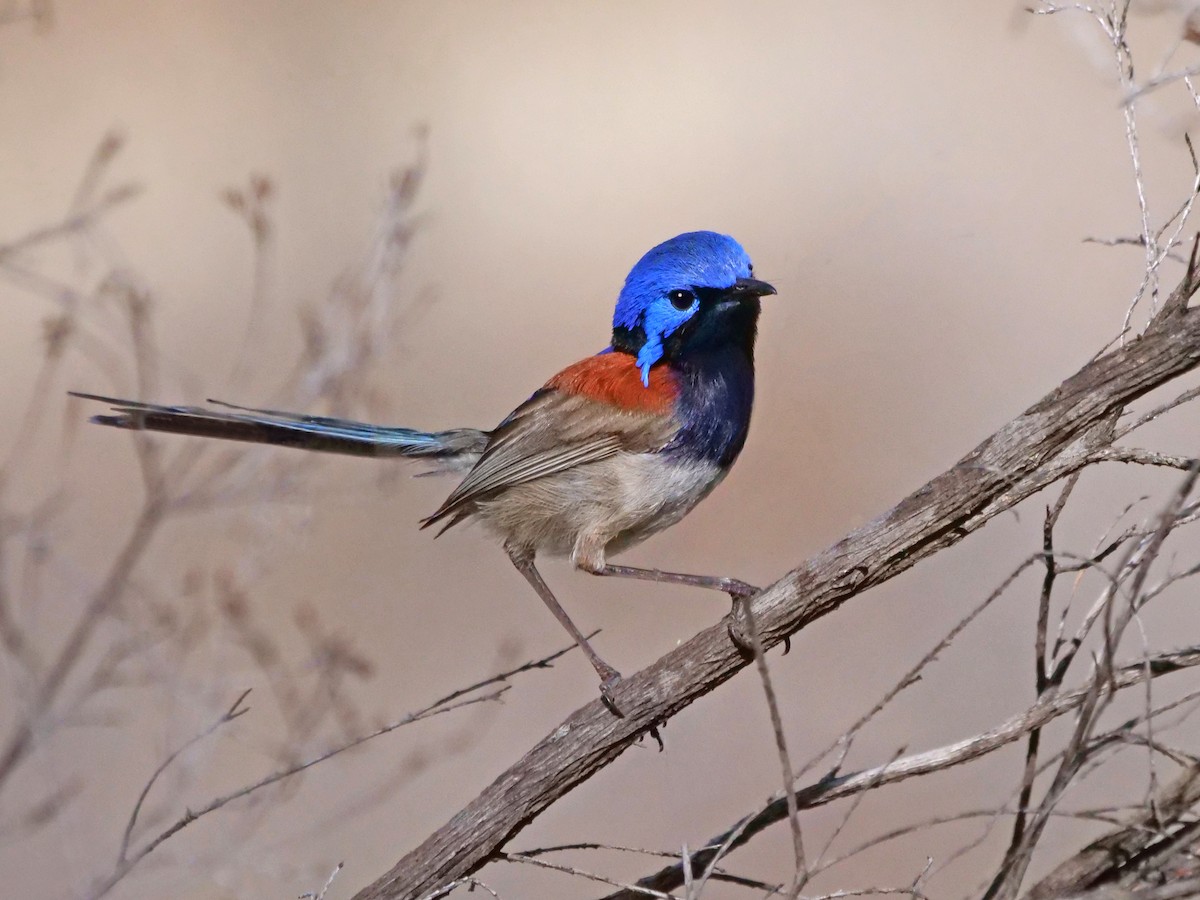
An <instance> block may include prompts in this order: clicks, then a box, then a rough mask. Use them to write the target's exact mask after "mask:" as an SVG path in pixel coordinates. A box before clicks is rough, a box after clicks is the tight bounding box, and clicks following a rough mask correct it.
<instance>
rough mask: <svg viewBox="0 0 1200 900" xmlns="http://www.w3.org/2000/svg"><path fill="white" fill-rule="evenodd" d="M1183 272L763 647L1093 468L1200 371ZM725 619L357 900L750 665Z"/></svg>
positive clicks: (434, 868) (790, 615) (515, 823)
mask: <svg viewBox="0 0 1200 900" xmlns="http://www.w3.org/2000/svg"><path fill="white" fill-rule="evenodd" d="M1196 288H1197V278H1196V276H1195V274H1194V273H1193V272H1189V274H1188V276H1187V277H1186V278H1185V280H1184V282H1183V283H1182V284H1181V285H1180V286H1179V287H1178V288H1177V289H1176V290H1175V292H1174V293H1173V294H1172V296H1171V298H1170V299H1169V300H1168V301H1167V303H1166V304H1165V305H1164V307H1163V310H1162V312H1160V314H1159V315H1158V316H1157V317H1156V319H1155V320H1154V321H1153V322H1152V323H1151V325H1150V327H1149V328H1148V329H1147V330H1146V332H1145V333H1144V334H1143V335H1142V336H1140V337H1138V338H1136V339H1133V340H1130V341H1129V342H1128V343H1127V344H1126V345H1125V346H1123V347H1121V348H1119V349H1116V350H1113V351H1111V352H1109V353H1107V354H1105V355H1103V356H1100V357H1099V358H1097V359H1094V360H1093V361H1091V362H1089V363H1088V364H1087V365H1086V366H1084V367H1083V369H1081V370H1080V371H1079V372H1078V373H1076V374H1075V375H1073V376H1072V377H1071V378H1068V379H1067V380H1066V381H1065V382H1063V383H1062V384H1061V385H1060V386H1059V387H1057V388H1056V389H1055V390H1054V391H1052V392H1051V393H1050V394H1048V395H1047V396H1046V397H1044V398H1043V399H1042V400H1040V401H1038V402H1037V403H1036V404H1034V405H1033V406H1031V407H1030V408H1029V409H1028V410H1026V411H1025V412H1024V413H1022V414H1021V415H1020V416H1018V417H1017V418H1015V419H1013V420H1012V421H1011V422H1009V423H1008V424H1007V425H1005V426H1004V427H1003V428H1001V429H1000V430H999V431H997V432H996V433H995V434H993V435H992V436H991V437H989V438H988V439H987V440H985V441H984V442H983V443H981V444H980V445H979V446H978V447H976V448H975V449H974V450H973V451H971V452H970V453H969V454H967V456H965V457H964V458H963V459H962V460H961V461H959V462H958V463H956V464H955V465H954V466H953V467H952V468H950V469H949V470H948V471H946V472H945V473H943V474H941V475H939V476H938V477H936V478H934V479H933V480H932V481H930V482H929V483H928V484H926V485H925V486H924V487H922V488H920V489H919V490H917V491H916V492H915V493H913V494H911V495H910V496H909V497H907V498H905V499H904V500H903V501H902V502H901V503H900V504H899V505H898V506H896V507H895V508H894V509H892V510H890V511H889V512H887V513H886V514H884V515H883V516H881V517H879V518H878V519H876V520H875V521H873V522H871V523H869V524H868V525H866V526H864V527H862V528H860V529H858V530H857V531H855V532H853V533H852V534H850V535H848V536H847V537H846V538H844V539H843V540H841V541H839V542H838V543H837V544H835V545H834V546H832V547H830V548H829V549H827V550H825V551H824V552H822V553H820V554H818V555H817V556H815V557H813V558H812V559H810V560H809V561H808V562H806V563H804V564H803V565H801V566H799V567H798V568H796V569H795V570H793V571H791V572H789V573H788V574H787V575H785V576H784V577H783V578H781V579H780V580H779V581H777V582H776V583H775V584H773V585H771V587H769V588H767V589H766V590H764V591H763V592H762V593H761V594H760V595H758V597H756V598H755V599H754V601H753V611H754V616H755V621H756V623H757V626H758V629H759V632H760V636H761V639H762V643H763V646H764V647H765V648H770V647H773V646H775V645H776V644H778V643H780V642H781V641H782V640H783V639H784V638H785V637H787V636H789V635H792V634H795V633H796V632H797V631H799V630H800V629H801V628H803V627H805V626H806V625H808V624H809V623H810V622H812V621H814V620H816V619H818V618H820V617H821V616H824V615H826V614H827V613H830V612H832V611H833V610H835V609H837V608H838V607H839V606H840V605H841V604H842V603H844V602H846V600H848V599H850V598H851V597H853V596H855V595H857V594H860V593H862V592H863V591H865V590H867V589H868V588H871V587H874V586H875V585H877V584H880V583H882V582H884V581H887V580H888V579H889V578H892V577H894V576H896V575H898V574H900V573H901V572H903V571H905V570H906V569H908V568H909V567H911V566H913V565H914V564H916V563H917V562H918V561H920V560H922V559H924V558H926V557H928V556H930V555H931V554H933V553H936V552H937V551H939V550H941V549H943V548H945V547H949V546H951V545H953V544H955V543H957V542H958V541H960V540H961V539H962V538H963V537H965V536H966V535H968V534H970V533H971V532H973V531H975V530H976V529H978V528H980V527H981V526H982V525H983V524H984V523H986V522H987V521H988V520H990V519H991V518H993V517H994V516H996V515H997V514H999V513H1001V512H1003V511H1004V510H1007V509H1009V508H1011V507H1012V506H1014V505H1015V504H1017V503H1019V502H1020V501H1022V500H1024V499H1025V498H1027V497H1029V496H1030V495H1032V494H1034V493H1036V492H1037V491H1039V490H1041V489H1042V488H1044V487H1046V486H1047V485H1050V484H1052V483H1053V482H1055V481H1056V480H1058V479H1060V478H1062V477H1064V476H1065V475H1068V474H1070V473H1071V472H1074V471H1077V470H1078V469H1080V468H1081V467H1083V466H1085V465H1088V464H1089V463H1090V462H1094V461H1096V460H1097V459H1098V458H1100V454H1101V453H1102V451H1103V450H1105V449H1106V448H1107V447H1108V446H1109V445H1110V444H1111V443H1112V440H1113V430H1114V427H1115V424H1116V419H1117V416H1118V415H1119V414H1120V413H1121V412H1122V410H1123V409H1124V408H1125V406H1126V405H1127V404H1129V403H1130V402H1131V401H1133V400H1136V399H1137V398H1139V397H1141V396H1143V395H1144V394H1146V393H1147V392H1149V391H1151V390H1153V389H1155V388H1157V387H1160V386H1161V385H1163V384H1165V383H1166V382H1168V381H1170V380H1171V379H1173V378H1176V377H1177V376H1179V375H1182V374H1184V373H1185V372H1188V371H1190V370H1191V369H1193V368H1195V367H1196V366H1197V365H1198V364H1200V310H1196V309H1188V308H1187V301H1188V298H1190V297H1191V296H1192V294H1193V293H1194V292H1195V290H1196ZM728 625H729V622H728V620H722V621H720V622H718V623H716V624H714V625H713V626H711V627H709V628H706V629H705V630H704V631H702V632H700V633H699V634H697V635H696V636H695V637H693V638H692V639H691V640H689V641H688V642H687V643H686V644H683V645H682V646H680V647H678V648H676V649H675V650H673V651H672V652H671V653H668V654H667V655H666V656H664V657H662V658H661V659H659V660H658V661H657V662H655V663H654V664H653V665H651V666H649V667H647V668H646V669H643V670H642V671H641V672H638V673H637V674H636V675H633V676H632V677H630V678H627V679H626V680H625V681H624V682H622V683H621V684H620V685H619V686H618V688H617V690H616V700H617V703H618V704H619V706H620V708H621V710H622V712H623V716H622V717H617V716H615V715H613V714H612V713H611V712H610V711H609V710H608V709H607V708H606V707H605V706H604V705H603V704H602V703H601V702H600V701H599V700H595V701H593V702H591V703H589V704H587V705H586V706H584V707H582V708H581V709H579V710H577V711H576V712H575V713H573V714H572V715H571V716H570V717H568V718H567V719H566V721H564V722H563V723H562V724H561V725H559V726H558V727H557V728H556V729H554V731H553V732H551V733H550V734H549V735H547V736H546V737H545V738H543V739H542V740H541V741H540V742H539V743H538V744H537V746H535V747H534V748H533V749H532V750H530V751H529V752H528V753H527V754H526V755H525V756H524V757H523V758H522V759H520V760H519V761H518V762H517V763H516V764H514V765H513V766H512V767H511V768H509V769H508V770H507V771H506V772H504V773H503V774H502V775H501V776H500V777H499V778H497V779H496V780H495V781H494V782H493V783H492V784H491V785H490V786H489V787H488V788H487V789H486V790H484V792H483V793H482V794H480V795H479V797H477V798H476V799H475V800H473V801H472V802H471V803H470V804H469V805H468V806H467V807H466V808H464V809H463V810H461V811H460V812H459V813H458V814H457V815H455V816H454V817H453V818H452V819H451V820H450V821H449V822H448V823H447V824H446V825H445V826H443V827H442V828H440V829H438V831H436V832H434V833H433V834H432V835H431V836H430V837H429V838H428V839H427V840H426V841H425V842H424V843H423V844H422V845H421V846H420V847H418V848H417V849H415V850H413V851H412V852H411V853H409V854H408V855H407V856H405V857H404V858H403V859H401V860H400V861H399V862H398V863H396V865H395V866H394V867H393V868H392V869H391V870H390V871H389V872H387V873H386V874H385V875H383V876H382V877H381V878H379V880H377V881H376V882H375V883H374V884H371V885H370V886H368V887H366V888H364V889H363V890H362V891H360V892H359V893H358V894H357V895H356V900H382V898H389V900H391V898H410V900H415V898H420V897H424V896H426V895H427V894H430V893H431V892H434V891H436V890H437V889H438V888H439V887H441V886H443V885H446V884H447V883H449V882H451V881H453V880H455V879H457V878H461V877H463V876H465V875H468V874H470V873H471V872H473V871H475V870H476V869H478V868H479V867H480V866H482V865H484V864H485V863H486V862H487V861H488V860H489V859H490V858H492V856H493V855H494V854H495V853H496V852H497V851H498V850H500V848H501V847H503V846H504V844H505V843H506V842H507V841H508V840H509V839H510V838H512V837H513V836H514V835H515V834H517V832H519V831H520V830H521V829H522V828H523V827H525V826H526V825H527V824H529V822H530V821H532V820H533V819H534V817H536V816H537V815H538V814H539V813H540V812H542V810H544V809H545V808H546V807H547V806H549V805H550V804H551V803H553V802H554V801H555V800H557V799H558V798H559V797H561V796H563V795H564V794H566V793H567V792H568V791H570V790H571V789H572V788H574V787H575V786H576V785H578V784H580V783H581V782H583V781H584V780H586V779H587V778H589V777H591V776H592V775H593V774H595V773H596V772H597V771H599V770H600V769H602V768H603V767H604V766H605V765H607V764H608V763H609V762H611V761H612V760H613V759H615V758H616V757H617V756H618V755H619V754H620V753H621V752H623V751H624V750H625V749H626V748H627V747H629V746H630V745H631V744H633V743H634V742H635V741H636V740H637V739H638V738H639V737H640V736H641V735H644V734H645V733H646V732H647V731H648V730H649V729H650V728H651V727H652V726H654V725H655V724H656V723H660V722H663V721H665V720H667V719H669V718H670V717H671V716H673V715H675V714H676V713H677V712H679V711H680V710H682V709H683V708H685V707H686V706H688V705H689V704H691V703H692V702H693V701H694V700H696V699H697V698H699V697H702V696H703V695H704V694H707V693H708V692H709V691H711V690H713V689H714V688H716V687H717V686H718V685H721V684H723V683H724V682H726V681H728V680H729V679H730V678H732V677H733V676H734V675H735V674H736V673H737V672H738V671H739V670H741V668H742V667H743V666H745V665H746V664H747V663H748V660H747V658H746V657H744V656H743V655H742V654H741V653H740V652H739V651H738V649H737V647H736V646H735V645H734V643H733V642H732V641H731V640H730V637H729V634H728Z"/></svg>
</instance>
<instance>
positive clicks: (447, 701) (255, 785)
mask: <svg viewBox="0 0 1200 900" xmlns="http://www.w3.org/2000/svg"><path fill="white" fill-rule="evenodd" d="M573 649H574V645H572V646H569V647H564V648H563V649H562V650H557V651H555V652H554V653H551V654H548V655H547V656H543V657H541V658H540V659H535V660H529V661H528V662H524V663H522V664H521V665H519V666H516V667H515V668H512V669H508V670H506V671H504V672H499V673H497V674H495V675H491V676H489V677H487V678H485V679H483V680H482V681H477V682H475V683H474V684H470V685H467V686H466V687H462V688H458V689H456V690H453V691H451V692H450V693H448V694H446V695H445V696H443V697H440V698H438V699H437V700H434V701H433V702H432V703H430V704H429V705H427V706H425V707H424V708H422V709H419V710H417V711H416V712H411V713H408V714H406V715H404V716H402V717H400V718H399V719H397V720H396V721H394V722H390V723H388V724H387V725H383V726H381V727H379V728H376V729H374V730H373V731H370V732H368V733H367V734H362V735H359V736H358V737H355V738H353V739H351V740H348V741H344V742H342V743H340V744H338V745H337V746H335V747H333V748H332V749H329V750H326V751H325V752H323V753H318V754H317V755H315V756H313V757H312V758H310V759H306V760H303V761H301V762H296V763H293V764H291V765H288V766H285V767H283V768H282V769H279V770H278V771H275V772H272V773H271V774H269V775H266V776H264V777H263V778H260V779H258V780H257V781H254V782H252V783H250V784H247V785H245V786H243V787H240V788H238V789H237V790H234V791H230V792H229V793H227V794H223V795H221V796H220V797H215V798H213V799H212V800H210V801H208V802H207V803H205V804H204V805H203V806H200V807H198V808H197V809H194V810H193V809H188V810H187V811H186V812H185V813H184V814H183V815H182V816H180V817H179V818H178V819H176V820H175V822H173V823H172V824H171V825H169V826H168V827H167V828H165V829H163V830H162V831H161V832H159V833H158V834H157V835H155V836H154V837H153V838H151V839H150V840H148V841H146V842H145V843H144V844H143V845H142V846H141V847H139V848H138V849H137V850H135V851H133V852H130V850H129V847H130V835H131V833H132V830H133V826H134V824H135V822H136V820H137V814H138V811H139V810H140V808H141V806H142V803H143V801H144V800H145V798H146V794H147V793H148V792H149V790H150V788H151V787H152V786H153V784H154V782H155V780H156V779H157V778H158V776H159V775H160V774H162V772H163V770H164V769H166V768H167V766H169V765H170V764H171V762H172V761H173V760H174V759H175V758H176V757H177V756H178V755H179V754H180V753H181V752H183V750H184V749H186V748H187V747H189V746H191V745H192V744H195V743H196V742H197V741H199V740H203V739H204V738H205V737H207V736H208V735H210V734H212V733H213V732H214V731H215V730H216V729H217V728H219V727H221V726H222V725H224V724H226V723H227V722H230V721H232V720H233V719H236V718H238V717H240V716H241V715H242V714H243V713H245V712H246V711H247V710H246V708H245V707H242V706H241V703H242V701H243V700H244V699H245V698H246V694H248V693H249V691H247V692H246V693H243V694H242V695H241V696H240V697H238V699H237V701H236V702H235V703H234V704H233V705H232V706H231V707H230V708H229V710H228V711H227V712H226V713H225V714H224V715H222V716H221V717H220V718H219V719H217V720H216V721H215V722H214V723H213V724H212V725H210V726H209V727H208V728H206V729H205V730H204V731H202V732H200V733H199V734H197V735H195V736H194V737H192V738H191V739H190V740H189V741H188V742H187V743H185V744H184V745H183V746H182V747H180V749H179V750H176V751H175V752H174V753H172V754H170V755H169V756H168V757H167V758H166V759H165V760H164V761H163V762H162V763H160V764H159V766H158V768H157V769H156V770H155V772H154V774H153V775H152V776H151V778H150V780H149V781H148V782H147V784H146V786H145V788H144V789H143V790H142V794H141V796H140V797H139V798H138V801H137V804H136V805H135V807H134V811H133V814H132V815H131V816H130V818H129V822H128V824H127V826H126V829H125V836H124V839H123V840H122V842H121V850H120V853H119V854H118V856H117V863H116V865H115V866H114V867H113V870H112V871H111V872H110V873H109V874H108V875H107V876H105V877H104V878H103V879H101V880H100V881H99V882H98V883H97V885H96V886H95V887H94V888H93V890H92V892H91V893H90V894H88V898H89V900H100V898H101V897H104V896H105V895H107V894H108V892H109V891H111V890H112V889H113V888H114V887H116V885H117V884H118V883H120V882H121V881H122V879H124V878H125V876H126V875H128V874H129V873H130V872H131V871H132V870H133V868H134V867H135V866H137V865H138V863H140V862H141V861H142V860H144V859H145V858H146V857H147V856H149V855H150V854H151V853H152V852H154V851H155V850H156V849H158V847H159V846H161V845H162V844H163V843H164V842H165V841H167V840H169V839H170V838H172V837H174V836H175V835H176V834H178V833H179V832H180V831H182V830H183V829H184V828H186V827H187V826H189V825H191V824H192V823H193V822H195V821H196V820H197V819H200V818H203V817H204V816H206V815H208V814H209V813H214V812H216V811H217V810H219V809H221V808H222V807H225V806H228V805H229V804H230V803H232V802H233V801H235V800H240V799H241V798H243V797H246V796H249V795H250V794H253V793H255V792H256V791H260V790H262V789H263V788H266V787H269V786H270V785H273V784H277V783H278V782H280V781H283V780H284V779H287V778H291V777H292V776H294V775H298V774H300V773H301V772H304V771H306V770H308V769H311V768H312V767H313V766H316V765H319V764H320V763H323V762H325V761H326V760H329V759H332V758H333V757H335V756H338V755H339V754H341V753H345V752H346V751H347V750H353V749H354V748H355V747H360V746H362V745H363V744H365V743H367V742H368V741H372V740H374V739H375V738H378V737H382V736H383V735H385V734H390V733H391V732H393V731H395V730H396V729H398V728H403V727H404V726H406V725H411V724H413V723H414V722H420V721H422V720H423V719H428V718H432V717H433V716H439V715H442V714H443V713H448V712H451V711H453V710H456V709H461V708H462V707H464V706H472V705H474V704H476V703H487V702H491V701H493V700H498V699H500V697H501V695H503V694H504V693H505V692H506V691H507V690H508V689H509V688H510V687H511V685H510V684H509V681H510V679H512V678H513V677H514V676H516V675H520V674H523V673H525V672H531V671H533V670H534V669H546V668H549V667H550V666H552V665H553V663H554V661H555V660H556V659H558V658H559V657H560V656H563V655H564V654H566V653H569V652H570V651H571V650H573ZM485 689H486V690H485ZM339 868H340V867H339ZM335 874H336V872H335ZM330 880H331V881H332V878H331V879H330ZM326 887H328V884H327V885H326Z"/></svg>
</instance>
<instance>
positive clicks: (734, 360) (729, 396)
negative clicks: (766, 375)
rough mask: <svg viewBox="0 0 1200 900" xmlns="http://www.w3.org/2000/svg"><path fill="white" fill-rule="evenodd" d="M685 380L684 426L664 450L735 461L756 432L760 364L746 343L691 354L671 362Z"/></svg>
mask: <svg viewBox="0 0 1200 900" xmlns="http://www.w3.org/2000/svg"><path fill="white" fill-rule="evenodd" d="M670 366H671V368H672V369H673V370H674V371H675V374H676V376H677V378H678V379H679V399H678V400H677V401H676V404H675V414H676V416H678V418H679V420H680V421H681V422H682V428H681V429H680V431H679V433H678V434H677V435H676V436H675V438H674V439H673V440H672V441H671V443H670V444H668V445H667V446H666V447H664V448H663V450H662V452H663V453H670V454H675V455H679V456H683V457H687V458H690V459H703V460H706V461H709V462H715V463H716V464H717V465H719V466H721V467H722V468H728V467H729V466H731V465H733V461H734V460H735V459H737V457H738V454H739V453H741V451H742V446H743V445H744V444H745V443H746V433H747V432H748V431H749V430H750V410H751V409H752V407H753V406H754V363H753V362H751V360H750V358H749V357H748V356H747V354H746V352H745V350H743V349H742V348H741V347H739V346H736V345H733V346H730V345H726V346H724V347H717V348H712V349H710V350H705V351H703V352H696V353H689V354H686V355H685V356H683V357H682V358H681V359H678V360H674V361H672V362H671V363H670Z"/></svg>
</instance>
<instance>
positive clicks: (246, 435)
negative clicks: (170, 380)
mask: <svg viewBox="0 0 1200 900" xmlns="http://www.w3.org/2000/svg"><path fill="white" fill-rule="evenodd" d="M70 393H71V395H72V396H75V397H82V398H83V399H85V400H98V401H100V402H101V403H107V404H109V405H110V406H112V408H113V413H114V414H113V415H103V416H92V419H91V421H93V422H95V423H97V424H98V425H111V426H113V427H114V428H128V429H132V430H135V431H168V432H174V433H176V434H193V435H198V436H200V437H214V438H222V439H224V440H228V441H248V442H250V443H255V444H275V445H278V446H284V447H298V448H300V449H302V450H316V451H320V452H323V453H344V454H348V455H350V456H375V457H389V456H410V457H418V458H423V459H427V460H429V461H430V462H433V463H435V464H436V465H437V468H439V469H447V470H458V469H462V468H464V467H466V466H469V465H470V464H471V463H473V462H474V461H475V459H477V458H478V457H479V454H480V453H482V452H483V448H484V445H485V444H486V443H487V439H488V436H487V432H484V431H478V430H476V429H474V428H454V429H451V430H450V431H417V430H415V429H412V428H385V427H383V426H380V425H369V424H367V423H365V422H352V421H350V420H348V419H332V418H328V417H325V416H302V415H296V414H294V413H287V412H279V411H277V410H271V409H249V408H246V407H242V406H233V405H232V404H229V403H222V402H221V401H219V400H209V401H208V402H209V403H212V404H214V405H217V406H220V407H222V408H223V409H222V410H215V409H208V408H205V407H202V406H159V405H157V404H154V403H140V402H138V401H136V400H122V399H120V398H117V397H104V396H100V395H98V394H83V393H79V392H76V391H71V392H70ZM224 410H228V411H224Z"/></svg>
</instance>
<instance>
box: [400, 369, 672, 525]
mask: <svg viewBox="0 0 1200 900" xmlns="http://www.w3.org/2000/svg"><path fill="white" fill-rule="evenodd" d="M678 430H679V423H678V422H677V421H676V420H675V418H674V417H673V416H671V415H663V414H660V413H653V412H646V411H642V410H630V409H622V408H621V407H618V406H614V405H612V404H610V403H605V402H602V401H599V400H595V399H593V398H591V397H588V396H585V395H582V394H568V393H564V392H562V391H557V390H554V389H552V388H551V389H546V390H543V391H539V392H538V393H537V394H534V396H533V397H531V398H530V399H529V400H527V401H526V402H525V403H524V404H522V405H521V406H520V407H518V408H517V409H516V411H514V412H513V414H512V415H511V416H509V417H508V418H507V419H506V420H505V422H504V424H503V425H501V426H500V427H499V428H497V429H496V430H495V431H494V432H492V435H491V440H490V441H489V443H488V445H487V448H486V449H485V450H484V451H483V455H482V456H481V457H480V458H479V461H478V462H477V463H476V464H475V466H474V467H473V468H472V469H471V471H470V472H468V473H467V477H466V478H464V479H463V481H462V484H460V485H459V486H458V487H457V488H455V489H454V491H453V492H452V493H451V494H450V496H449V497H447V498H446V501H445V502H444V503H443V504H442V505H441V506H440V507H438V509H437V511H436V512H434V513H433V515H431V516H429V517H428V518H426V519H425V520H423V522H422V527H428V526H430V525H432V524H433V523H435V522H437V521H438V520H440V519H443V518H445V517H446V516H449V515H451V514H452V513H456V512H457V513H465V514H467V515H469V510H468V507H469V505H470V504H471V503H473V502H474V501H476V500H480V499H483V498H484V497H487V496H490V495H494V494H495V493H496V492H498V491H502V490H504V489H505V488H509V487H513V486H514V485H518V484H524V483H525V482H528V481H533V480H535V479H538V478H544V477H546V476H547V475H553V474H555V473H558V472H563V471H566V470H568V469H573V468H576V467H577V466H585V465H588V464H589V463H594V462H598V461H600V460H603V459H608V458H609V457H611V456H615V455H616V454H618V453H622V452H631V453H646V452H650V451H653V450H658V449H660V448H661V447H664V446H665V445H666V444H668V443H669V442H670V440H671V438H673V437H674V436H675V433H676V432H677V431H678ZM459 518H460V517H456V518H455V520H454V522H452V523H451V524H454V523H455V522H457V521H459ZM447 527H449V526H447Z"/></svg>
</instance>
